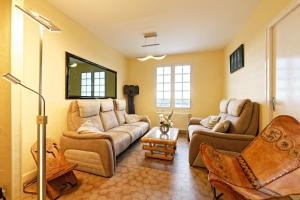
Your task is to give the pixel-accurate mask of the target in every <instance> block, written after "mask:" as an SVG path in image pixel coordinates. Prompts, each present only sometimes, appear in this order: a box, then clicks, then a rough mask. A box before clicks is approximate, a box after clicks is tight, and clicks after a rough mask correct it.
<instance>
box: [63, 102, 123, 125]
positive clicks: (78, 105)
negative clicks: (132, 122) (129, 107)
mask: <svg viewBox="0 0 300 200" xmlns="http://www.w3.org/2000/svg"><path fill="white" fill-rule="evenodd" d="M125 114H126V101H125V100H118V99H116V100H112V99H101V100H94V99H93V100H74V101H72V102H71V104H70V106H69V110H68V114H67V126H68V130H70V131H77V129H78V128H79V127H80V126H81V125H82V124H83V123H85V122H86V121H88V120H89V121H91V122H92V123H93V124H94V125H95V127H97V128H98V129H99V130H100V131H107V130H109V129H111V128H114V127H116V126H119V125H122V124H124V123H125Z"/></svg>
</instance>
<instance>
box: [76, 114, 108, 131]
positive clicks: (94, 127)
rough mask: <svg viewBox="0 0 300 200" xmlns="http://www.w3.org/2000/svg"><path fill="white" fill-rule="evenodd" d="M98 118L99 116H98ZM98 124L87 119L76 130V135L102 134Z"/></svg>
mask: <svg viewBox="0 0 300 200" xmlns="http://www.w3.org/2000/svg"><path fill="white" fill-rule="evenodd" d="M98 117H99V116H98ZM102 131H103V129H102V130H101V129H100V127H99V123H98V122H97V121H95V120H91V119H88V120H86V121H85V122H84V123H83V124H81V126H80V127H79V128H78V129H77V132H78V133H89V132H102Z"/></svg>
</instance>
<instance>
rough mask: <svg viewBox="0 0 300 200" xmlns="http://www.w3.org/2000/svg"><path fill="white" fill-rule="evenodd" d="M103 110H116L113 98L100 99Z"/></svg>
mask: <svg viewBox="0 0 300 200" xmlns="http://www.w3.org/2000/svg"><path fill="white" fill-rule="evenodd" d="M100 106H101V112H108V111H112V110H114V102H113V100H112V99H103V100H101V101H100Z"/></svg>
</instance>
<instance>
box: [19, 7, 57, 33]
mask: <svg viewBox="0 0 300 200" xmlns="http://www.w3.org/2000/svg"><path fill="white" fill-rule="evenodd" d="M16 7H17V8H18V9H19V10H21V11H22V12H24V13H25V14H26V15H28V16H29V17H31V18H32V19H33V20H34V21H36V22H38V23H39V24H41V25H42V26H44V27H45V28H46V29H48V30H49V31H51V32H59V31H61V30H60V29H59V28H58V27H57V26H55V25H54V24H53V23H52V22H51V21H50V20H49V19H47V18H46V17H44V16H42V15H40V14H39V13H36V12H33V11H31V10H27V9H24V8H22V7H20V6H18V5H16Z"/></svg>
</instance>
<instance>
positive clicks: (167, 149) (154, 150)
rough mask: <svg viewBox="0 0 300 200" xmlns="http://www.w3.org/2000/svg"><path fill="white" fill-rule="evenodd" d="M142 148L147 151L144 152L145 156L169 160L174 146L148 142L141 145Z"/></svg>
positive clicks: (173, 152) (172, 155) (172, 154)
mask: <svg viewBox="0 0 300 200" xmlns="http://www.w3.org/2000/svg"><path fill="white" fill-rule="evenodd" d="M143 149H144V150H147V151H148V152H145V156H146V157H149V158H158V159H162V160H170V161H171V160H173V159H174V154H175V150H176V146H171V145H161V144H160V145H157V144H153V143H149V145H143Z"/></svg>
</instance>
